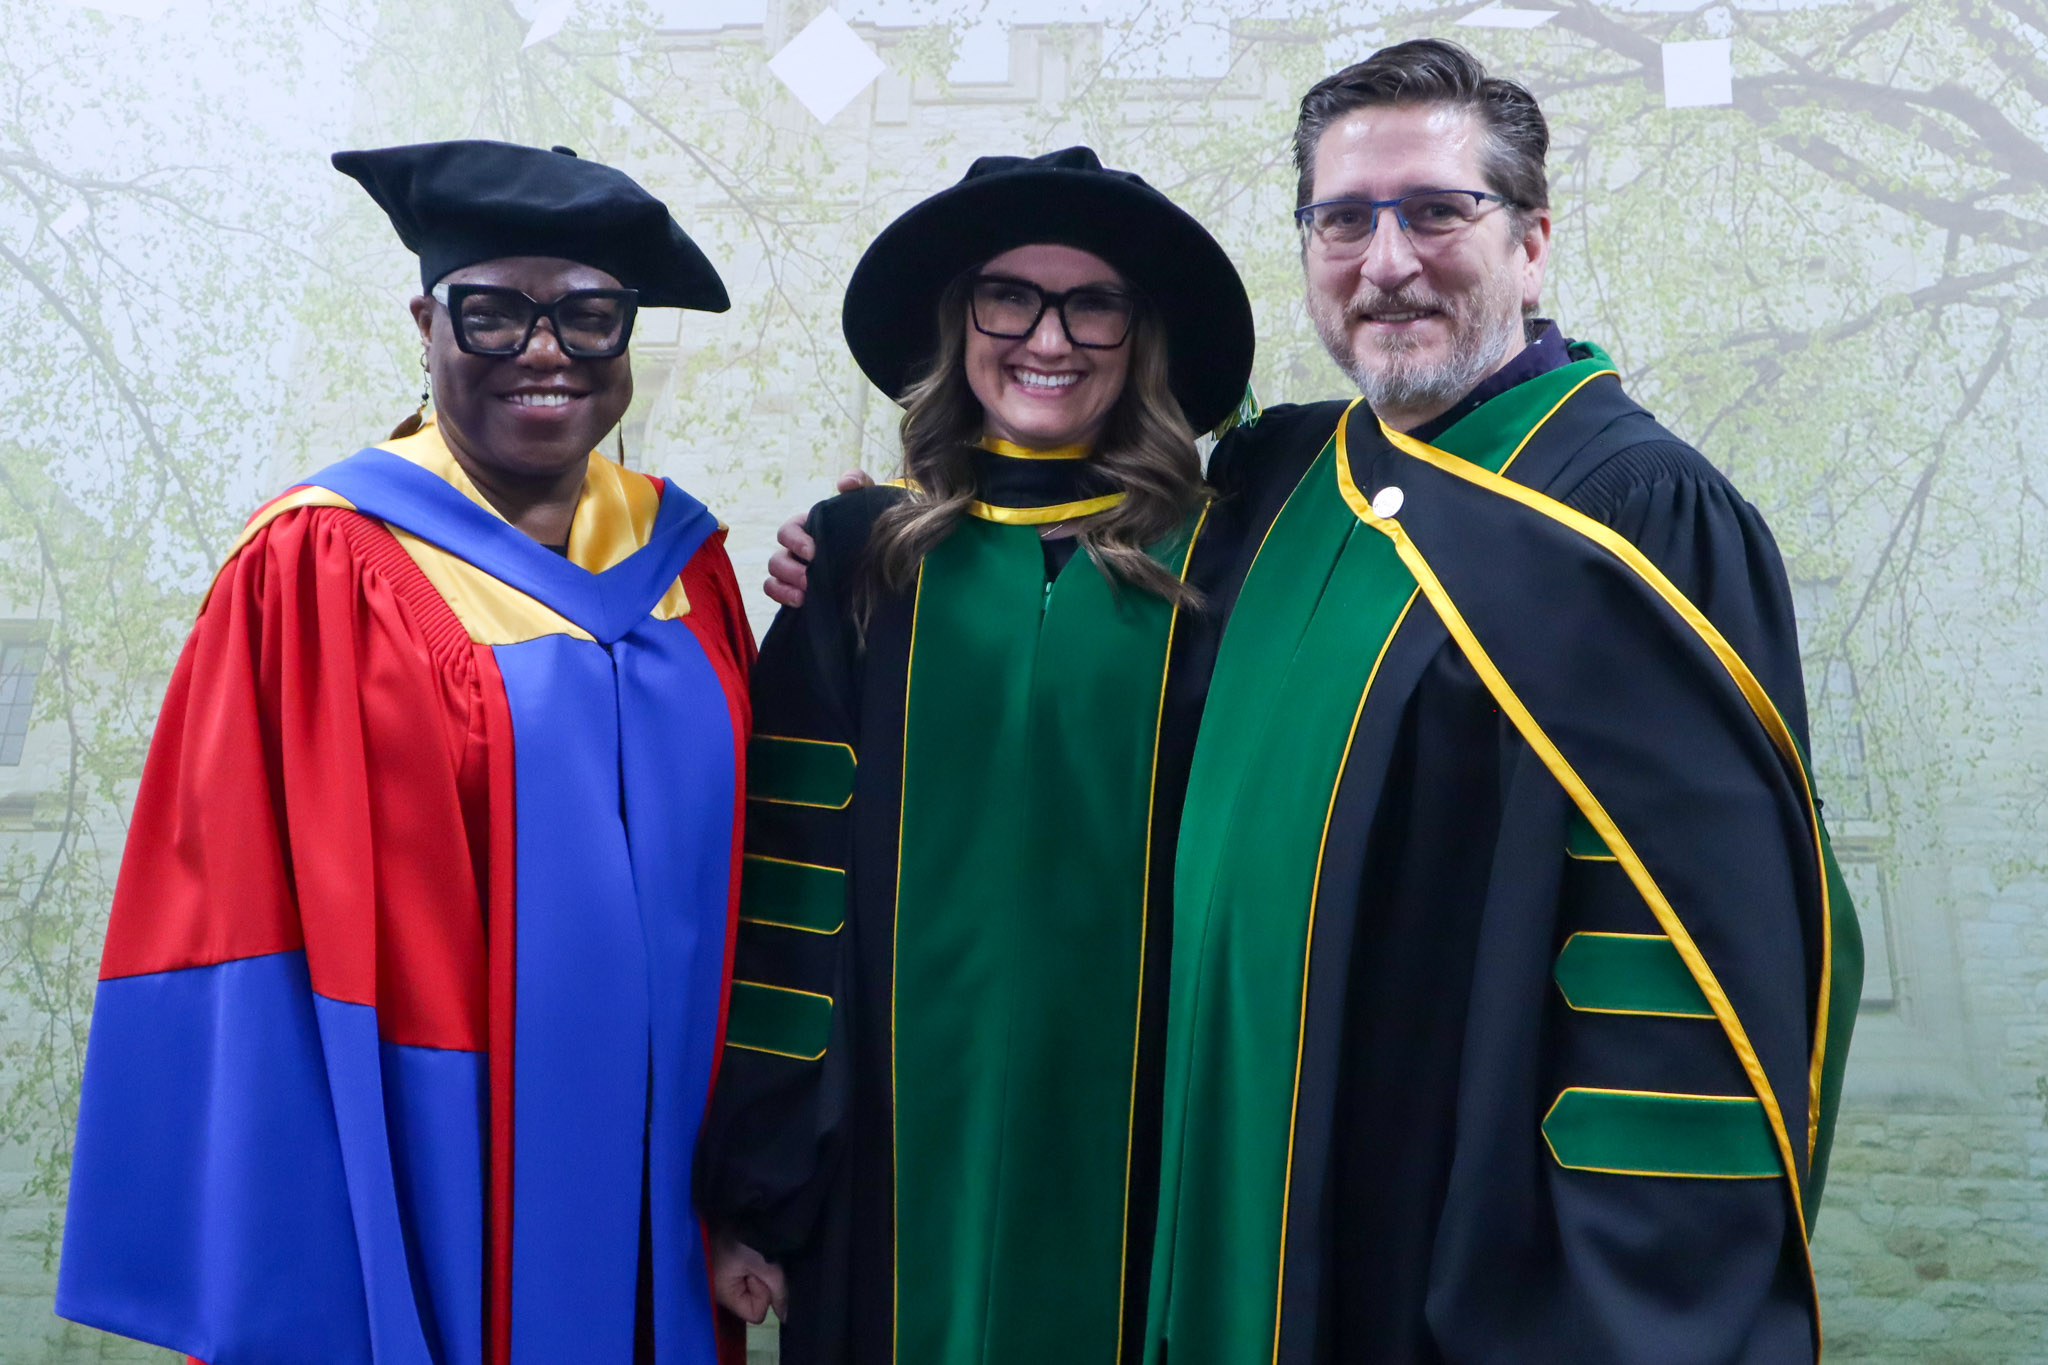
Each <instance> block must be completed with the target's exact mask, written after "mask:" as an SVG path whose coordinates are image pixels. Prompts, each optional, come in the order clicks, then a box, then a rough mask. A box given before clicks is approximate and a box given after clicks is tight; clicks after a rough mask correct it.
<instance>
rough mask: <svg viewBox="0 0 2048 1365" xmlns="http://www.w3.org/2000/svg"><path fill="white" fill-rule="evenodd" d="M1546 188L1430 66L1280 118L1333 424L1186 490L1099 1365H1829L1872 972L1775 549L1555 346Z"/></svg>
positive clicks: (1270, 423) (1229, 465)
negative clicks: (1833, 1233) (1330, 368)
mask: <svg viewBox="0 0 2048 1365" xmlns="http://www.w3.org/2000/svg"><path fill="white" fill-rule="evenodd" d="M1548 146H1549V130H1548V127H1547V125H1546V123H1545V120H1544V117H1543V113H1542V111H1541V109H1539V108H1538V106H1537V103H1536V101H1535V99H1534V98H1533V97H1532V96H1531V95H1530V94H1529V92H1528V91H1527V90H1525V89H1524V88H1522V87H1521V86H1519V85H1516V84H1514V83H1513V82H1511V81H1505V80H1501V79H1498V78H1494V77H1490V76H1488V75H1487V74H1486V72H1485V70H1484V69H1483V68H1482V67H1481V66H1480V64H1479V63H1478V62H1477V61H1476V60H1475V59H1474V58H1473V57H1472V55H1471V54H1470V53H1468V52H1466V51H1465V50H1464V49H1462V48H1460V47H1457V46H1455V45H1453V44H1450V43H1446V42H1441V41H1436V40H1423V41H1419V42H1409V43H1402V44H1399V45H1397V46H1394V47H1390V48H1386V49H1384V50H1382V51H1380V52H1377V53H1375V54H1373V55H1372V56H1371V57H1369V58H1367V59H1366V60H1365V61H1363V62H1360V63H1358V64H1357V65H1355V66H1351V67H1348V68H1346V69H1345V70H1343V71H1340V72H1338V73H1337V74H1335V75H1333V76H1331V77H1329V78H1328V79H1326V80H1324V81H1322V82H1321V83H1319V84H1318V85H1317V86H1316V87H1315V88H1314V89H1312V90H1310V91H1309V93H1308V94H1307V96H1305V97H1304V99H1303V100H1302V105H1301V116H1300V120H1299V123H1298V125H1297V127H1296V131H1295V144H1294V153H1295V164H1296V167H1297V169H1298V170H1299V172H1300V182H1299V187H1298V198H1297V203H1298V205H1299V207H1298V209H1297V217H1298V219H1299V222H1300V225H1301V233H1302V236H1301V252H1302V267H1303V272H1304V276H1305V281H1306V294H1307V302H1308V309H1309V313H1310V316H1311V317H1312V318H1313V319H1314V320H1315V325H1316V329H1317V331H1318V333H1319V334H1320V336H1321V338H1322V340H1323V343H1324V345H1325V346H1326V347H1327V348H1328V349H1329V351H1330V354H1331V356H1332V357H1333V358H1334V359H1335V360H1336V362H1337V363H1338V365H1339V366H1340V367H1341V368H1342V369H1343V370H1344V372H1345V373H1346V374H1347V375H1349V376H1350V377H1351V379H1352V380H1353V381H1354V382H1355V383H1356V384H1357V386H1358V388H1359V391H1360V393H1361V395H1362V397H1359V398H1355V399H1352V400H1349V401H1338V402H1330V403H1315V404H1306V405H1299V406H1294V405H1290V406H1284V407H1275V408H1272V409H1269V410H1268V411H1266V412H1265V413H1264V414H1263V415H1262V416H1261V417H1259V418H1258V419H1256V420H1255V421H1253V422H1250V423H1247V424H1245V425H1242V426H1240V427H1239V428H1238V429H1236V430H1234V431H1232V432H1231V433H1230V434H1229V435H1228V436H1226V437H1225V438H1224V439H1223V440H1222V442H1221V443H1220V444H1219V445H1218V446H1217V448H1216V451H1215V453H1214V455H1213V457H1212V459H1211V462H1210V467H1209V480H1210V482H1211V483H1212V484H1213V485H1214V486H1215V488H1216V490H1217V497H1216V500H1215V502H1214V504H1213V505H1212V507H1211V509H1210V512H1209V515H1208V518H1207V521H1206V523H1205V525H1204V527H1203V530H1202V532H1201V535H1200V537H1199V538H1198V539H1197V541H1196V544H1195V547H1194V551H1193V562H1192V564H1191V566H1190V569H1189V573H1188V581H1189V582H1190V583H1191V584H1194V585H1195V586H1197V587H1199V588H1200V589H1201V591H1202V592H1203V593H1204V595H1205V597H1206V598H1207V602H1208V610H1207V611H1206V612H1204V613H1200V614H1193V615H1189V616H1188V617H1187V618H1186V619H1185V620H1184V621H1183V622H1182V623H1181V627H1182V628H1181V629H1180V630H1179V631H1178V633H1177V634H1176V636H1175V640H1174V644H1173V649H1174V653H1175V668H1174V671H1173V673H1172V674H1171V681H1170V683H1169V686H1168V688H1167V692H1166V694H1165V696H1163V697H1162V707H1163V711H1162V714H1164V715H1166V716H1168V717H1173V716H1191V715H1197V714H1198V715H1199V716H1200V721H1199V731H1198V737H1197V738H1196V739H1195V741H1194V743H1193V744H1192V745H1182V744H1180V743H1179V742H1178V740H1177V739H1176V738H1175V734H1174V732H1173V729H1172V727H1167V728H1165V729H1163V730H1162V741H1161V747H1160V750H1159V754H1158V769H1157V771H1158V774H1159V780H1160V781H1161V782H1162V783H1174V782H1178V781H1179V780H1180V778H1181V776H1182V775H1183V774H1185V777H1186V791H1187V797H1186V802H1185V805H1184V807H1183V808H1182V810H1181V811H1180V812H1178V815H1179V819H1178V822H1177V823H1176V822H1175V820H1174V815H1175V812H1173V811H1171V810H1162V811H1161V813H1160V818H1159V820H1158V822H1157V824H1156V826H1155V830H1154V847H1155V850H1156V851H1157V855H1158V856H1165V853H1166V851H1167V850H1169V849H1172V850H1176V851H1175V853H1174V857H1175V863H1174V882H1173V918H1172V942H1171V944H1170V945H1166V944H1163V943H1160V942H1156V941H1154V942H1150V943H1148V945H1147V951H1148V955H1150V956H1148V964H1151V963H1156V965H1157V966H1158V967H1159V968H1160V969H1162V970H1164V969H1167V968H1169V966H1170V982H1171V984H1170V988H1169V991H1168V996H1169V1003H1168V1006H1167V1013H1168V1020H1167V1027H1166V1029H1165V1030H1164V1031H1163V1037H1164V1042H1163V1046H1162V1048H1161V1049H1159V1050H1148V1051H1146V1052H1144V1053H1143V1055H1140V1056H1139V1057H1138V1058H1136V1059H1135V1061H1136V1064H1137V1072H1138V1074H1139V1075H1140V1076H1141V1077H1144V1078H1157V1079H1148V1080H1146V1081H1145V1082H1144V1083H1143V1084H1141V1085H1140V1087H1139V1089H1140V1092H1141V1095H1140V1103H1139V1104H1138V1105H1137V1106H1136V1107H1135V1108H1134V1110H1133V1113H1132V1115H1131V1122H1132V1130H1133V1149H1134V1151H1136V1152H1137V1153H1138V1154H1139V1155H1138V1156H1137V1157H1135V1158H1134V1159H1133V1162H1132V1170H1131V1177H1130V1190H1129V1198H1130V1211H1131V1222H1132V1224H1133V1225H1134V1226H1138V1227H1142V1225H1143V1222H1144V1220H1145V1218H1146V1217H1147V1216H1148V1214H1149V1213H1150V1212H1151V1211H1152V1210H1154V1209H1155V1208H1156V1235H1155V1236H1154V1237H1153V1238H1152V1239H1150V1248H1149V1251H1150V1255H1149V1257H1148V1255H1147V1250H1148V1248H1147V1246H1146V1242H1145V1239H1143V1238H1141V1237H1139V1236H1136V1235H1134V1236H1133V1237H1132V1239H1131V1243H1130V1245H1129V1247H1128V1248H1127V1250H1128V1253H1129V1274H1128V1277H1127V1285H1128V1292H1130V1293H1134V1294H1135V1293H1140V1292H1149V1311H1148V1315H1147V1323H1146V1328H1145V1331H1144V1333H1143V1337H1142V1340H1138V1341H1133V1340H1131V1339H1129V1338H1126V1339H1125V1341H1124V1343H1123V1349H1122V1352H1121V1358H1122V1360H1123V1361H1125V1362H1127V1363H1129V1362H1137V1361H1140V1360H1142V1362H1143V1365H1252V1363H1253V1362H1272V1365H1448V1363H1450V1362H1455V1363H1456V1365H1468V1363H1478V1362H1485V1363H1487V1365H1492V1363H1493V1362H1499V1365H1509V1363H1510V1362H1512V1363H1513V1365H1542V1363H1549V1362H1554V1363H1556V1365H1564V1363H1565V1362H1570V1363H1571V1365H1600V1363H1602V1362H1612V1363H1613V1365H1641V1363H1642V1362H1656V1363H1657V1365H1684V1363H1688V1362H1700V1363H1701V1365H1705V1363H1706V1362H1716V1363H1717V1365H1737V1363H1740V1365H1781V1362H1804V1361H1811V1360H1814V1359H1815V1358H1816V1356H1817V1354H1818V1351H1819V1342H1820V1335H1819V1333H1820V1327H1819V1313H1818V1309H1817V1306H1816V1303H1815V1300H1814V1287H1813V1274H1812V1267H1811V1261H1810V1259H1809V1257H1808V1253H1807V1237H1808V1234H1809V1232H1810V1229H1811V1227H1812V1221H1813V1217H1814V1213H1815V1207H1816V1205H1817V1203H1818V1201H1819V1197H1820V1192H1821V1186H1822V1183H1823V1179H1824V1176H1825V1172H1826V1165H1827V1153H1828V1145H1829V1140H1830V1138H1831V1136H1832V1128H1833V1116H1834V1110H1835V1101H1836V1097H1837V1096H1838V1095H1839V1093H1840V1084H1841V1072H1842V1062H1843V1058H1844V1056H1845V1054H1846V1051H1847V1046H1848V1035H1849V1027H1850V1024H1851V1023H1852V1022H1853V1018H1854V1013H1855V1002H1856V1000H1857V997H1858V995H1859V993H1860V985H1861V978H1862V960H1861V947H1860V943H1859V940H1858V938H1857V934H1856V927H1855V918H1854V912H1853V909H1852V908H1851V906H1850V904H1849V900H1848V897H1847V895H1846V893H1845V892H1844V890H1843V888H1842V885H1841V879H1840V876H1839V874H1838V873H1837V872H1836V870H1835V867H1834V863H1833V859H1832V857H1831V855H1830V854H1829V853H1828V850H1827V836H1826V832H1825V830H1824V828H1823V826H1822V823H1821V820H1820V810H1819V807H1820V803H1819V801H1818V799H1817V798H1816V797H1815V794H1814V791H1813V787H1812V782H1811V779H1810V777H1809V774H1808V771H1807V768H1806V763H1805V757H1804V756H1805V753H1806V751H1807V725H1806V704H1805V693H1804V687H1803V684H1802V681H1801V677H1800V668H1799V651H1798V641H1797V635H1796V632H1795V628H1794V623H1793V616H1792V603H1791V594H1790V591H1789V589H1788V586H1787V583H1786V578H1785V571H1784V566H1783V564H1782V562H1781V561H1780V559H1779V555H1778V551H1777V548H1776V546H1775V544H1774V543H1773V542H1772V539H1771V535H1770V531H1769V529H1768V528H1767V527H1766V526H1765V525H1764V521H1763V518H1762V517H1761V516H1760V515H1759V514H1758V513H1757V511H1756V509H1755V508H1753V507H1751V506H1750V505H1749V504H1748V503H1747V502H1745V501H1744V500H1743V499H1742V497H1741V496H1740V495H1739V494H1738V493H1737V492H1736V490H1735V489H1734V487H1733V486H1732V485H1730V483H1729V482H1728V480H1727V479H1726V478H1724V477H1723V476H1722V475H1721V474H1720V473H1719V472H1717V471H1716V470H1715V469H1714V468H1713V466H1711V465H1710V464H1708V463H1707V461H1706V460H1705V459H1704V458H1703V457H1702V456H1701V455H1700V454H1699V452H1697V451H1695V450H1694V449H1693V448H1692V447H1690V446H1688V445H1687V444H1685V443H1684V442H1683V441H1681V440H1679V439H1678V438H1677V437H1676V436H1674V435H1673V434H1672V433H1670V432H1669V431H1667V430H1665V429H1664V428H1663V427H1662V426H1660V425H1659V424H1658V423H1657V421H1656V420H1655V419H1654V418H1653V417H1652V416H1651V415H1650V414H1649V413H1648V412H1646V411H1644V410H1643V409H1642V408H1641V407H1640V406H1638V405H1637V404H1636V403H1634V402H1633V401H1632V400H1630V399H1629V398H1628V396H1627V395H1626V394H1625V393H1624V392H1623V391H1622V388H1621V384H1620V381H1619V379H1618V377H1617V376H1616V373H1615V370H1614V366H1613V363H1612V362H1611V361H1610V360H1609V359H1608V357H1607V355H1606V353H1605V352H1603V351H1602V350H1601V349H1600V348H1599V347H1598V346H1595V345H1593V344H1591V343H1588V342H1580V341H1573V340H1568V339H1567V338H1566V337H1565V335H1564V334H1563V332H1562V331H1560V330H1559V328H1558V327H1557V326H1556V325H1555V324H1554V323H1551V322H1548V321H1544V320H1541V319H1536V318H1535V312H1536V308H1537V305H1538V302H1539V300H1540V297H1541V294H1542V286H1543V280H1544V272H1545V268H1546V267H1547V265H1548V263H1549V258H1550V244H1551V219H1550V199H1549V189H1548V182H1547V177H1546V175H1545V171H1544V158H1545V155H1546V153H1547V151H1548ZM783 540H784V545H785V547H786V552H785V553H784V554H782V555H778V556H777V558H776V560H775V561H774V563H773V564H772V566H771V568H772V572H773V573H774V574H775V578H776V582H775V583H773V584H771V585H770V592H771V595H773V596H775V597H776V598H777V600H781V601H791V600H797V599H798V598H799V597H800V595H801V590H802V586H803V571H802V565H801V563H800V562H799V556H802V555H805V554H807V553H808V546H807V545H806V544H805V542H804V540H803V538H802V536H801V533H800V531H794V528H792V527H785V528H784V534H783ZM1209 658H1213V661H1214V663H1213V670H1210V669H1206V668H1204V667H1202V666H1201V664H1202V663H1203V662H1204V661H1205V660H1206V659H1209ZM1205 686H1206V701H1204V698H1203V695H1202V689H1203V688H1204V687H1205ZM1189 728H1192V727H1189ZM1085 795H1086V794H1085V793H1078V794H1077V797H1076V799H1085ZM1156 937H1157V936H1155V939H1156ZM1148 1036H1152V1034H1151V1031H1148ZM1162 1052H1163V1055H1162ZM1154 1152H1156V1153H1157V1159H1156V1161H1155V1160H1148V1159H1146V1154H1147V1153H1154ZM1148 1285H1149V1290H1148V1288H1147V1287H1148Z"/></svg>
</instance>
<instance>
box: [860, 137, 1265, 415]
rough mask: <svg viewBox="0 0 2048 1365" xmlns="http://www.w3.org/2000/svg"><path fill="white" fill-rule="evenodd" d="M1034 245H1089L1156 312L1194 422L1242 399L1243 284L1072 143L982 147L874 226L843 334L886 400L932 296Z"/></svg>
mask: <svg viewBox="0 0 2048 1365" xmlns="http://www.w3.org/2000/svg"><path fill="white" fill-rule="evenodd" d="M1040 242H1046V243H1052V244H1054V245H1058V246H1071V247H1078V248H1080V249H1081V250H1083V251H1087V252H1090V253H1092V254H1094V255H1097V256H1100V257H1101V258H1102V259H1103V260H1105V261H1107V262H1109V263H1110V264H1111V265H1112V266H1115V267H1116V269H1117V271H1118V273H1119V274H1121V275H1122V276H1123V277H1124V278H1125V279H1126V280H1127V281H1129V282H1130V283H1131V285H1132V286H1133V287H1135V288H1136V289H1137V290H1138V292H1139V293H1140V294H1141V295H1142V296H1143V298H1144V300H1145V302H1146V303H1147V304H1149V305H1150V306H1151V308H1152V309H1153V310H1154V311H1155V312H1156V313H1157V314H1158V315H1159V317H1160V318H1161V319H1162V320H1163V321H1164V323H1165V327H1166V335H1167V367H1168V374H1169V378H1170V380H1171V382H1172V385H1173V395H1174V397H1175V398H1176V399H1178V400H1179V401H1180V406H1181V411H1182V412H1183V413H1185V414H1186V416H1187V419H1188V425H1189V426H1191V427H1193V428H1194V429H1195V430H1196V431H1198V432H1202V431H1208V430H1210V429H1212V428H1213V427H1215V426H1216V425H1217V424H1218V423H1220V422H1221V421H1222V420H1223V419H1224V418H1225V417H1226V416H1228V415H1229V414H1230V413H1231V411H1232V410H1234V409H1235V408H1236V407H1237V405H1238V404H1239V403H1240V402H1242V401H1243V399H1244V393H1245V383H1246V381H1247V380H1249V379H1250V378H1251V370H1252V308H1251V301H1250V300H1249V299H1248V298H1246V296H1245V292H1244V281H1242V280H1241V279H1239V278H1238V275H1237V268H1236V267H1235V266H1233V265H1231V263H1230V257H1229V256H1227V255H1225V254H1224V251H1223V248H1222V247H1221V246H1219V245H1218V244H1217V242H1216V239H1215V238H1214V237H1211V236H1210V235H1209V234H1208V232H1207V230H1205V229H1204V228H1203V227H1202V225H1201V224H1200V223H1198V222H1196V221H1195V220H1194V218H1193V217H1192V216H1190V215H1189V214H1188V213H1187V211H1186V210H1184V209H1182V208H1181V207H1180V206H1179V205H1177V204H1175V203H1174V202H1173V201H1172V200H1171V199H1168V198H1167V197H1166V196H1165V195H1163V194H1161V193H1160V192H1159V191H1158V190H1155V189H1153V188H1152V187H1151V186H1150V185H1148V184H1146V183H1145V182H1144V181H1143V180H1141V179H1139V178H1138V177H1137V176H1135V175H1133V174H1131V173H1130V172H1128V171H1112V170H1105V169H1104V168H1103V165H1102V163H1101V162H1100V161H1099V160H1097V159H1096V156H1095V153H1094V152H1092V151H1090V150H1089V149H1088V148H1086V147H1069V148H1067V149H1066V150H1064V151H1058V152H1051V153H1048V154H1047V155H1045V156H1041V157H1031V158H1026V157H1019V156H985V157H982V158H981V159H980V160H978V161H976V162H975V163H974V164H973V165H972V166H970V167H969V168H968V170H967V175H966V178H965V179H963V180H961V182H960V183H959V184H957V185H955V186H953V187H952V188H951V189H948V190H942V191H940V192H939V193H938V194H935V195H933V196H932V197H931V198H929V199H927V200H925V201H924V202H923V203H921V204H919V205H917V206H916V207H915V208H912V209H911V210H910V211H909V212H907V213H905V214H904V215H903V216H902V217H901V218H898V219H897V220H896V221H895V222H893V223H891V224H890V225H889V226H888V227H886V228H884V229H883V230H882V235H881V236H879V237H877V238H875V241H874V245H872V246H870V247H869V248H868V250H867V254H866V255H864V256H862V257H861V260H860V264H859V265H858V266H856V267H854V271H853V278H852V279H851V280H850V281H849V282H848V283H847V286H846V307H845V310H844V312H843V314H842V316H841V324H842V326H844V328H845V330H846V344H847V345H848V346H849V347H851V348H852V350H853V357H854V359H855V360H857V361H859V362H860V367H861V369H862V370H863V371H864V372H865V373H866V374H867V377H868V378H869V379H871V380H873V381H874V384H875V387H877V388H879V389H880V390H882V392H884V393H886V394H888V395H889V396H890V397H891V398H901V397H902V395H903V393H904V391H905V390H907V389H908V388H909V387H910V386H911V385H912V384H914V383H915V382H916V381H917V380H918V379H919V378H921V377H922V376H923V375H924V373H925V371H926V370H927V369H928V368H929V367H930V365H931V363H932V358H933V355H934V353H935V352H936V351H937V349H938V343H939V326H938V315H939V298H940V296H941V295H942V294H944V293H945V291H946V286H947V285H949V284H951V283H952V282H953V281H954V280H955V279H958V278H959V277H960V276H961V275H962V274H963V273H965V272H966V271H969V270H972V269H974V268H975V267H977V266H979V265H981V264H983V263H984V262H986V261H988V260H990V259H992V258H994V257H996V256H1000V255H1002V254H1003V253H1004V252H1005V251H1008V250H1010V249H1012V248H1013V247H1020V246H1026V245H1031V244H1035V243H1040Z"/></svg>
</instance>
